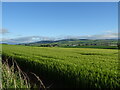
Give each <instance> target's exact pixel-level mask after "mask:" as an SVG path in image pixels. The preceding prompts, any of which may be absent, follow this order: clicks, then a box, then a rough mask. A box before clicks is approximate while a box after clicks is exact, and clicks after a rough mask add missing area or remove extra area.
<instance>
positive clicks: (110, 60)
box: [2, 45, 120, 88]
mask: <svg viewBox="0 0 120 90" xmlns="http://www.w3.org/2000/svg"><path fill="white" fill-rule="evenodd" d="M2 58H3V59H9V60H11V59H14V60H16V61H17V63H18V64H19V65H20V66H21V67H22V68H23V69H27V70H29V71H32V72H34V73H36V74H37V75H42V76H44V77H46V78H49V79H51V80H58V81H60V82H64V83H65V84H66V85H67V86H68V87H70V88H71V87H74V88H120V74H119V73H118V72H119V71H118V50H114V49H93V48H60V47H59V48H58V47H29V46H18V45H2Z"/></svg>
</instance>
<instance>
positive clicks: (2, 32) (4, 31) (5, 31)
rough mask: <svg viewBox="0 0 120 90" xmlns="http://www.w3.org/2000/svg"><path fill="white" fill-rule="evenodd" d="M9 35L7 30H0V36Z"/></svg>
mask: <svg viewBox="0 0 120 90" xmlns="http://www.w3.org/2000/svg"><path fill="white" fill-rule="evenodd" d="M7 33H9V32H8V30H7V29H0V34H7Z"/></svg>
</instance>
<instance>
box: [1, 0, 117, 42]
mask: <svg viewBox="0 0 120 90" xmlns="http://www.w3.org/2000/svg"><path fill="white" fill-rule="evenodd" d="M117 32H118V3H117V2H3V3H2V29H1V31H0V33H2V36H3V38H2V39H3V41H5V42H16V43H24V42H34V41H39V40H57V39H63V38H87V39H111V38H117Z"/></svg>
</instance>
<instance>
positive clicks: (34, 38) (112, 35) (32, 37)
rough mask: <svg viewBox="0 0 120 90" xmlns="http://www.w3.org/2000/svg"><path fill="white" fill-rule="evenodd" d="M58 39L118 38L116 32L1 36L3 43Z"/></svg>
mask: <svg viewBox="0 0 120 90" xmlns="http://www.w3.org/2000/svg"><path fill="white" fill-rule="evenodd" d="M60 39H118V33H106V34H99V35H85V36H62V37H56V38H55V37H43V36H27V37H20V38H15V39H7V38H1V39H0V41H2V42H3V43H10V44H11V43H12V44H17V43H31V42H37V41H41V40H60Z"/></svg>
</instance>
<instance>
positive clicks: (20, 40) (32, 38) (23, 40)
mask: <svg viewBox="0 0 120 90" xmlns="http://www.w3.org/2000/svg"><path fill="white" fill-rule="evenodd" d="M0 40H1V39H0ZM41 40H53V38H49V37H42V36H27V37H20V38H15V39H5V38H3V39H2V40H1V41H2V42H3V43H13V44H17V43H31V42H37V41H41Z"/></svg>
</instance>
